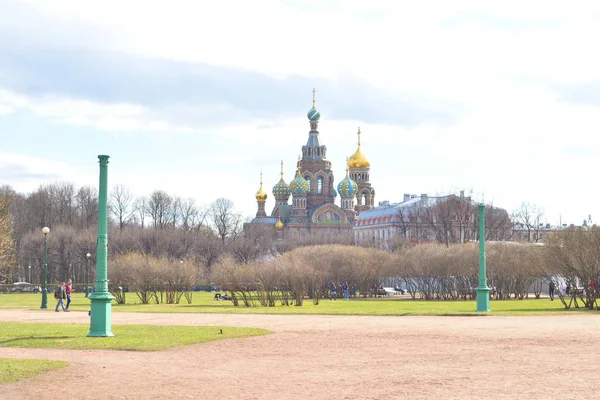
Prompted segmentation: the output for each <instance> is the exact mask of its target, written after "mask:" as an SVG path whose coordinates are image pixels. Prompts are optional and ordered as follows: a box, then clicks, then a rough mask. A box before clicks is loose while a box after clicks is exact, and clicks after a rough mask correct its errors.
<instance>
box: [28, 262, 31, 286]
mask: <svg viewBox="0 0 600 400" xmlns="http://www.w3.org/2000/svg"><path fill="white" fill-rule="evenodd" d="M28 268H29V283H31V265H30V266H29V267H28Z"/></svg>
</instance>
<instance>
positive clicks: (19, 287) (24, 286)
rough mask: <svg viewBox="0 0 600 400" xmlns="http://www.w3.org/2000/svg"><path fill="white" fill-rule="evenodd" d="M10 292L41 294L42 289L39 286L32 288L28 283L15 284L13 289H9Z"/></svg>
mask: <svg viewBox="0 0 600 400" xmlns="http://www.w3.org/2000/svg"><path fill="white" fill-rule="evenodd" d="M10 291H11V292H41V291H42V288H41V287H39V286H33V285H32V284H31V283H29V282H15V283H13V287H12V288H11V289H10Z"/></svg>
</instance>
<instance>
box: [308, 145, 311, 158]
mask: <svg viewBox="0 0 600 400" xmlns="http://www.w3.org/2000/svg"><path fill="white" fill-rule="evenodd" d="M311 153H312V151H311V149H310V147H309V148H308V156H309V157H310V156H311Z"/></svg>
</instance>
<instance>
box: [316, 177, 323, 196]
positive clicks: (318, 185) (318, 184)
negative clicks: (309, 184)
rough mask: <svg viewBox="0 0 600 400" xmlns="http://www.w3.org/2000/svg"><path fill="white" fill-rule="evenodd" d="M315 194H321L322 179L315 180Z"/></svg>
mask: <svg viewBox="0 0 600 400" xmlns="http://www.w3.org/2000/svg"><path fill="white" fill-rule="evenodd" d="M317 194H323V177H322V176H319V177H318V178H317Z"/></svg>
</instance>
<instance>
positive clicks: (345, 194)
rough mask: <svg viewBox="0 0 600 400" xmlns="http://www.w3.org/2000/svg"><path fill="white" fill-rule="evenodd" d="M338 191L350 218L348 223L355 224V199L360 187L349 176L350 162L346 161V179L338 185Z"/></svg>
mask: <svg viewBox="0 0 600 400" xmlns="http://www.w3.org/2000/svg"><path fill="white" fill-rule="evenodd" d="M337 189H338V192H339V193H340V196H341V198H342V210H344V213H346V215H347V216H348V221H349V222H350V223H354V220H355V219H356V211H355V210H354V199H355V198H356V193H357V191H358V185H357V184H356V182H354V181H353V180H352V179H350V177H349V176H348V160H346V177H345V178H344V179H343V180H342V181H341V182H340V183H339V184H338V187H337Z"/></svg>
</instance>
